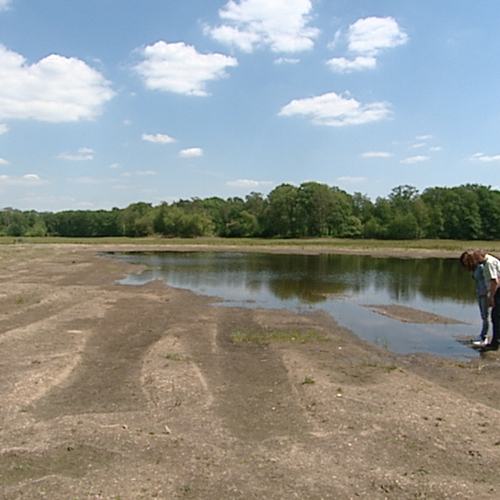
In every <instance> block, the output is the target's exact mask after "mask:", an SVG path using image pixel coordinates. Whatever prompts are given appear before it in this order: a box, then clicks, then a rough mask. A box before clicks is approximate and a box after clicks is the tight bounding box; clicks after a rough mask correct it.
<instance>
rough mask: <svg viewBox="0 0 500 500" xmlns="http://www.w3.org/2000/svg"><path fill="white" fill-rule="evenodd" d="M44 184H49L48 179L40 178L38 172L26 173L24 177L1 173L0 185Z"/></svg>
mask: <svg viewBox="0 0 500 500" xmlns="http://www.w3.org/2000/svg"><path fill="white" fill-rule="evenodd" d="M42 184H47V181H44V180H42V179H40V177H39V176H38V175H36V174H26V175H23V176H22V177H11V176H9V175H0V186H40V185H42Z"/></svg>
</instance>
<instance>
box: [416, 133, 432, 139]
mask: <svg viewBox="0 0 500 500" xmlns="http://www.w3.org/2000/svg"><path fill="white" fill-rule="evenodd" d="M429 139H432V135H430V134H427V135H418V136H417V141H428V140H429Z"/></svg>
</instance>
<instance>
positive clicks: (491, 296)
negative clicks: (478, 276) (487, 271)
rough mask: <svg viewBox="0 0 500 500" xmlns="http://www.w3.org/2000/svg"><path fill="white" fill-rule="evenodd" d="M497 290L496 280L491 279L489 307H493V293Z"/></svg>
mask: <svg viewBox="0 0 500 500" xmlns="http://www.w3.org/2000/svg"><path fill="white" fill-rule="evenodd" d="M497 289H498V280H497V279H492V280H490V306H491V307H494V306H495V292H496V291H497Z"/></svg>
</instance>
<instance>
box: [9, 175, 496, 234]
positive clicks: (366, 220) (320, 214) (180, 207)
mask: <svg viewBox="0 0 500 500" xmlns="http://www.w3.org/2000/svg"><path fill="white" fill-rule="evenodd" d="M0 213H1V217H0V235H1V236H15V237H21V236H62V237H105V236H108V237H109V236H127V237H145V236H154V235H157V236H164V237H184V238H190V237H200V236H220V237H227V238H239V237H245V238H251V237H259V238H321V237H327V238H328V237H330V238H366V239H394V240H398V239H405V240H409V239H422V238H429V239H456V240H499V239H500V191H498V190H494V189H492V188H491V187H489V186H482V185H478V184H466V185H462V186H458V187H433V188H427V189H425V190H424V191H423V192H422V193H419V191H418V190H417V189H416V188H415V187H413V186H409V185H403V186H398V187H395V188H394V189H392V191H391V192H390V194H389V195H388V196H387V197H379V198H377V199H376V200H375V201H372V200H370V199H369V198H368V197H367V196H366V195H363V194H361V193H354V194H352V195H351V194H348V193H347V192H345V191H343V190H341V189H339V188H338V187H335V186H333V187H332V186H328V185H326V184H322V183H318V182H304V183H302V184H301V185H300V186H294V185H291V184H281V185H279V186H277V187H276V188H275V189H273V190H272V191H271V192H270V193H269V194H268V195H267V196H266V197H264V196H263V195H262V194H260V193H255V192H252V193H250V194H248V195H247V196H246V197H245V198H244V199H243V198H238V197H234V198H228V199H226V200H224V199H222V198H218V197H211V198H206V199H199V198H193V199H191V200H179V201H176V202H173V203H170V204H168V203H166V202H162V203H160V204H159V205H156V206H153V204H151V203H146V202H138V203H132V204H131V205H129V206H128V207H126V208H122V209H120V208H113V209H111V210H66V211H61V212H55V213H52V212H36V211H34V210H30V211H21V210H17V209H15V208H3V209H2V210H1V212H0Z"/></svg>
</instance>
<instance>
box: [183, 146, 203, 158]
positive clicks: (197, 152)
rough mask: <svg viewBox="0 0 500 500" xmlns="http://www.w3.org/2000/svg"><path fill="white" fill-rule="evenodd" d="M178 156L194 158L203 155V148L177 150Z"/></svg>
mask: <svg viewBox="0 0 500 500" xmlns="http://www.w3.org/2000/svg"><path fill="white" fill-rule="evenodd" d="M179 156H180V157H181V158H196V157H198V156H203V149H201V148H187V149H182V150H181V151H179Z"/></svg>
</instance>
